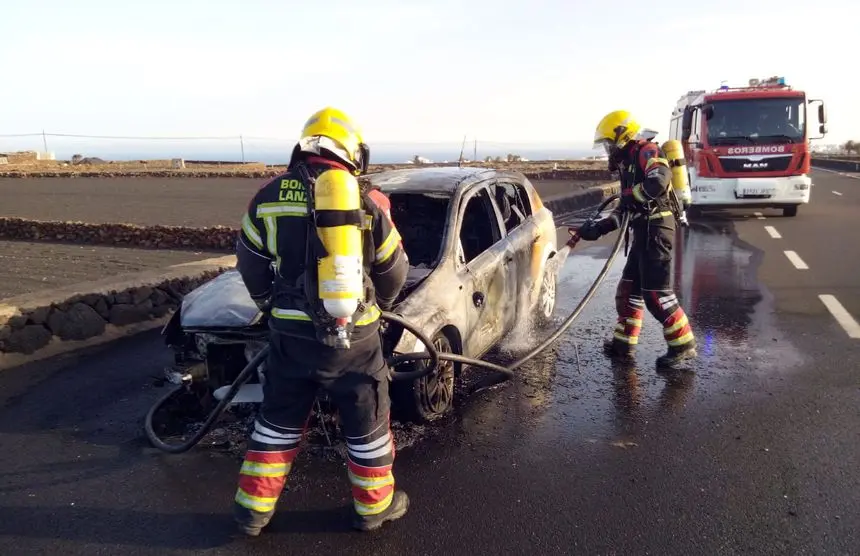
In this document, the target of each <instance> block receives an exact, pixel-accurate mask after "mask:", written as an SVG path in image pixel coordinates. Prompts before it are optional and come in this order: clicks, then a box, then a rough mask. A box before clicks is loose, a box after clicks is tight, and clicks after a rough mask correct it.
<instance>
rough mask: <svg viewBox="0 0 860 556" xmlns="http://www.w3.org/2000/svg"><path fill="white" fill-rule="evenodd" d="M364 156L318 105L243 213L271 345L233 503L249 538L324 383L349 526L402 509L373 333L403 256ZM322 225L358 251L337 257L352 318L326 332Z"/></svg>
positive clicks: (343, 118) (248, 257)
mask: <svg viewBox="0 0 860 556" xmlns="http://www.w3.org/2000/svg"><path fill="white" fill-rule="evenodd" d="M368 163H369V149H368V147H367V145H366V144H365V143H364V140H363V138H362V135H361V132H360V131H359V130H358V128H357V127H356V126H355V124H354V123H352V121H351V120H350V119H349V117H347V115H346V114H344V113H343V112H341V111H339V110H335V109H334V108H325V109H323V110H320V111H318V112H316V113H315V114H313V115H312V116H311V117H310V118H309V119H308V121H307V122H306V123H305V126H304V129H303V130H302V133H301V137H300V138H299V141H298V144H297V145H296V146H295V148H294V149H293V153H292V157H291V159H290V163H289V166H288V168H287V171H286V173H284V174H281V175H279V176H277V177H275V178H273V179H271V180H269V181H268V182H267V183H266V184H264V185H263V186H262V188H261V189H260V190H259V191H258V192H257V193H256V194H255V195H254V197H253V199H252V200H251V203H250V205H249V206H248V211H247V213H246V214H245V215H244V216H243V218H242V229H241V231H240V232H239V237H238V240H237V245H236V251H237V259H238V265H237V267H238V270H239V272H240V273H241V275H242V279H243V281H244V284H245V287H246V288H247V289H248V292H249V294H250V296H251V298H252V299H253V300H254V301H255V302H256V303H257V305H258V307H259V308H260V309H261V310H262V311H264V313H266V314H268V322H269V329H270V345H271V351H270V354H269V357H268V360H267V361H266V365H265V369H266V370H265V381H264V384H263V402H262V404H261V406H260V411H259V413H258V415H257V417H256V420H255V422H254V430H253V432H252V434H251V436H250V438H249V440H248V450H247V453H246V454H245V459H244V462H243V464H242V468H241V471H240V473H239V484H238V488H237V490H236V494H235V501H234V515H235V518H236V521H237V522H238V525H239V529H240V530H241V531H242V532H243V533H245V534H247V535H251V536H256V535H258V534H260V532H261V529H262V528H263V527H265V526H266V525H267V524H268V523H269V521H270V520H271V518H272V516H273V514H274V512H275V505H276V502H277V500H278V497H279V496H280V494H281V491H282V490H283V488H284V486H285V484H286V481H287V476H288V474H289V472H290V469H291V467H292V465H293V461H294V459H295V457H296V455H297V452H298V450H299V444H300V442H301V441H302V439H303V436H304V432H305V427H306V423H307V420H308V416H309V414H310V412H311V409H312V407H313V404H314V401H315V399H316V395H317V391H318V389H319V388H323V389H326V390H328V391H329V393H330V395H331V397H332V400H333V402H334V404H335V405H336V407H337V409H338V413H339V416H340V423H341V427H342V431H343V434H344V436H345V437H346V438H345V439H346V445H347V451H348V462H347V468H348V474H349V480H350V482H351V483H352V496H353V504H352V505H353V510H354V523H353V525H354V527H355V528H357V529H359V530H370V529H375V528H377V527H379V526H381V525H382V524H383V523H384V522H385V521H391V520H394V519H398V518H400V517H401V516H403V515H404V514H405V513H406V510H407V508H408V505H409V499H408V497H407V496H406V494H405V493H404V492H402V491H395V488H394V476H393V474H392V465H393V462H394V438H393V436H392V433H391V430H390V427H389V408H390V399H389V396H388V372H389V369H388V367H387V365H386V362H385V360H384V358H383V354H382V345H381V336H380V334H379V325H380V323H379V317H380V310H382V311H385V310H388V309H390V308H391V306H392V304H393V303H394V301H395V298H396V297H397V296H398V294H399V293H400V290H401V289H402V287H403V284H404V282H405V280H406V273H407V271H408V268H409V264H408V260H407V258H406V254H405V252H404V251H403V247H402V245H401V242H400V235H399V233H398V231H397V229H396V228H395V226H394V224H393V222H392V221H391V220H390V213H389V202H388V199H387V197H386V196H385V195H384V194H383V193H382V192H381V191H379V190H378V189H374V188H365V189H361V186H359V184H357V183H356V180H357V176H359V175H361V174H363V173H364V172H365V171H366V170H367V166H368ZM337 188H340V189H337ZM368 189H369V190H368ZM335 190H337V191H340V192H346V193H344V194H343V195H342V196H341V197H342V198H347V200H349V199H352V201H354V202H355V205H356V208H355V209H351V210H340V209H339V208H338V207H334V205H331V206H330V208H329V209H327V210H321V209H320V206H321V205H320V204H319V199H321V198H324V197H327V198H328V199H329V200H330V199H331V197H332V193H331V192H332V191H335ZM359 202H360V205H361V209H360V210H359V209H358V208H357V206H358V204H359ZM315 203H316V204H315ZM335 204H337V203H335ZM331 207H334V208H331ZM310 209H315V210H313V212H312V211H311V210H310ZM362 211H363V212H362ZM311 214H312V215H313V218H310V217H309V216H310V215H311ZM349 225H354V226H355V227H354V228H350V226H349ZM326 227H327V228H328V229H329V230H332V229H334V228H340V231H343V230H344V229H346V230H347V231H348V233H349V234H352V236H351V237H352V240H351V245H352V246H353V247H354V248H355V249H357V250H358V254H355V253H353V254H354V255H356V256H353V257H343V258H342V260H341V262H343V259H348V258H351V259H352V261H353V262H351V263H350V262H347V263H344V264H354V265H355V272H354V273H352V274H351V278H350V280H352V281H353V282H355V281H357V287H356V288H355V289H357V290H358V291H359V292H360V295H361V296H362V297H363V298H364V299H362V300H361V302H360V303H356V304H355V305H352V307H355V312H354V313H353V314H352V316H351V317H340V318H341V320H343V321H346V322H349V323H350V325H349V329H348V330H347V329H346V328H344V330H347V332H348V333H346V334H345V337H340V336H339V335H335V336H336V337H335V338H334V340H333V339H332V333H331V332H332V330H333V329H332V328H331V326H330V324H331V322H332V321H331V318H330V316H326V311H327V310H329V309H330V305H326V304H325V303H324V300H321V299H320V298H321V297H325V295H324V294H325V293H326V292H328V293H331V291H332V289H331V288H330V287H328V286H329V284H331V283H333V282H336V281H337V280H338V279H339V278H341V277H342V275H345V274H342V273H338V274H339V275H338V276H334V275H332V276H331V277H330V280H326V279H324V277H323V276H322V274H323V270H320V269H321V268H322V266H323V265H321V264H318V262H319V261H322V260H325V259H326V258H327V257H330V255H329V254H328V253H327V246H326V245H325V241H324V239H325V237H330V236H325V235H324V234H322V233H319V232H318V230H324V229H325V228H326ZM356 228H358V229H360V230H361V236H357V235H356V234H357V232H356V231H355V229H356ZM328 233H331V232H328ZM334 233H339V232H337V231H336V232H334ZM347 243H350V242H347ZM329 247H330V246H329ZM362 251H363V252H362ZM335 255H338V253H337V252H335ZM335 258H337V257H335ZM338 291H339V290H338ZM335 301H338V300H337V299H336V300H335ZM338 330H340V329H338ZM342 340H348V341H347V342H346V344H347V345H343V343H339V341H342Z"/></svg>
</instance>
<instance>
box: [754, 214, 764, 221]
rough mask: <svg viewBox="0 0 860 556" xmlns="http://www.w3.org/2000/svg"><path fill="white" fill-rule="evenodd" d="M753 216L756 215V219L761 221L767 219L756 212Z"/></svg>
mask: <svg viewBox="0 0 860 556" xmlns="http://www.w3.org/2000/svg"><path fill="white" fill-rule="evenodd" d="M753 214H755V215H756V218H758V219H759V220H764V219H765V217H764V216H762V215H761V213H760V212H754V213H753Z"/></svg>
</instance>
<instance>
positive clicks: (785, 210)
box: [782, 205, 798, 216]
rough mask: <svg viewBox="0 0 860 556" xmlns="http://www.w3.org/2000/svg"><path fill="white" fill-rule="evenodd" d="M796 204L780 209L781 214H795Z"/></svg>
mask: <svg viewBox="0 0 860 556" xmlns="http://www.w3.org/2000/svg"><path fill="white" fill-rule="evenodd" d="M797 208H798V207H797V205H792V206H790V207H785V208H783V209H782V215H783V216H797Z"/></svg>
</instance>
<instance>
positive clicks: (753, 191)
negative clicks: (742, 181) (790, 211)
mask: <svg viewBox="0 0 860 556" xmlns="http://www.w3.org/2000/svg"><path fill="white" fill-rule="evenodd" d="M773 191H774V190H773V189H771V188H770V187H748V188H744V189H742V190H741V196H742V197H752V196H757V197H758V196H761V195H768V196H770V195H773Z"/></svg>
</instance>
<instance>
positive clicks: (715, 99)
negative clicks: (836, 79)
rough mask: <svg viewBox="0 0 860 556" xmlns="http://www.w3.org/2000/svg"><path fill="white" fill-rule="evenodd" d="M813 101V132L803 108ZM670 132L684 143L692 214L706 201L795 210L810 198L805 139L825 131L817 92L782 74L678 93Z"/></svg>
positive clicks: (788, 212)
mask: <svg viewBox="0 0 860 556" xmlns="http://www.w3.org/2000/svg"><path fill="white" fill-rule="evenodd" d="M813 104H817V105H818V114H817V115H818V130H819V133H820V135H819V136H817V137H810V136H809V127H810V125H809V124H810V121H809V110H808V109H807V106H811V105H813ZM669 128H670V129H669V135H670V137H671V138H672V139H677V140H678V141H680V142H681V144H682V145H683V146H684V156H685V158H686V160H687V168H688V171H689V180H690V194H691V196H692V204H691V206H690V207H689V210H688V212H689V213H690V215H691V216H695V215H696V214H697V213H700V212H701V211H702V210H705V209H709V208H710V209H721V208H722V209H724V208H739V207H740V208H781V209H782V210H783V214H784V215H785V216H795V215H796V214H797V209H798V207H799V206H800V205H802V204H806V203H809V194H810V188H811V186H812V179H811V178H810V176H809V166H810V149H809V141H810V140H813V139H821V138H822V137H824V136H825V135H826V134H827V113H826V111H825V107H824V101H822V100H809V99H807V98H806V92H804V91H800V90H796V89H793V88H792V87H790V86H788V85H786V84H785V79H784V78H782V77H771V78H769V79H766V80H759V79H750V81H749V85H748V86H747V87H729V86H727V85H721V86H720V88H719V89H717V90H713V91H710V92H709V91H704V90H702V91H690V92H688V93H687V94H686V95H684V96H682V97H681V98H680V99H679V100H678V103H677V105H676V106H675V109H674V111H673V112H672V119H671V122H670V126H669Z"/></svg>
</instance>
